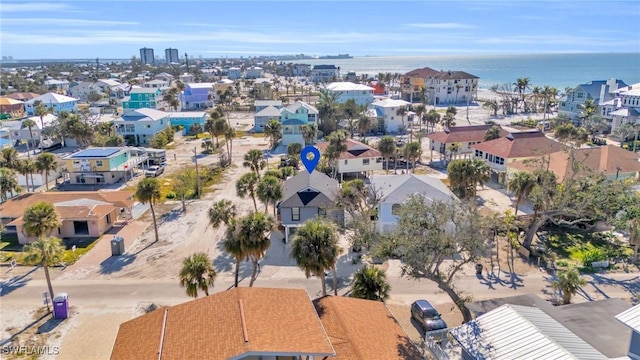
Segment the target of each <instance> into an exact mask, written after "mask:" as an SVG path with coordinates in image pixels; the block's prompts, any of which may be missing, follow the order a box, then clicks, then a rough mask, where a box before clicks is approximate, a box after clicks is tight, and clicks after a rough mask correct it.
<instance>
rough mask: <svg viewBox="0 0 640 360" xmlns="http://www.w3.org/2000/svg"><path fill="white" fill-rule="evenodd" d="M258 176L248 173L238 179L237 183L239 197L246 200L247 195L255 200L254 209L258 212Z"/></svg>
mask: <svg viewBox="0 0 640 360" xmlns="http://www.w3.org/2000/svg"><path fill="white" fill-rule="evenodd" d="M258 180H259V178H258V175H256V174H255V173H253V172H250V173H246V174H244V175H242V176H241V177H240V179H238V182H237V183H236V192H237V194H238V196H239V197H241V198H243V199H244V198H245V197H246V196H247V195H249V196H251V200H253V208H254V210H255V211H258V204H257V203H256V192H257V190H258V189H257V187H258Z"/></svg>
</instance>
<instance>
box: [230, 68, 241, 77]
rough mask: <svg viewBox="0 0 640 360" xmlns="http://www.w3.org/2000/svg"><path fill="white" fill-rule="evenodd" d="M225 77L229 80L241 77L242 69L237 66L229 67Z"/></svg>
mask: <svg viewBox="0 0 640 360" xmlns="http://www.w3.org/2000/svg"><path fill="white" fill-rule="evenodd" d="M227 77H228V78H229V79H231V80H237V79H240V78H241V77H242V69H240V68H239V67H231V68H229V70H227Z"/></svg>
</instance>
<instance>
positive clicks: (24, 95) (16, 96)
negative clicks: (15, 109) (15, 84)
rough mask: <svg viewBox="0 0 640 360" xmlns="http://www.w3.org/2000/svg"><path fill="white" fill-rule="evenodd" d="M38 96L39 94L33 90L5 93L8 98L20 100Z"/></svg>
mask: <svg viewBox="0 0 640 360" xmlns="http://www.w3.org/2000/svg"><path fill="white" fill-rule="evenodd" d="M38 96H40V94H38V93H33V92H14V93H11V94H7V95H6V97H8V98H9V99H14V100H20V101H22V102H27V101H29V100H33V99H36V98H38Z"/></svg>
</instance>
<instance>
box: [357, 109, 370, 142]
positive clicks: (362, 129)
mask: <svg viewBox="0 0 640 360" xmlns="http://www.w3.org/2000/svg"><path fill="white" fill-rule="evenodd" d="M372 126H373V122H372V121H371V118H370V117H368V116H367V114H366V113H362V115H360V117H359V118H358V132H359V133H360V135H361V136H362V141H367V132H368V131H369V130H371V127H372Z"/></svg>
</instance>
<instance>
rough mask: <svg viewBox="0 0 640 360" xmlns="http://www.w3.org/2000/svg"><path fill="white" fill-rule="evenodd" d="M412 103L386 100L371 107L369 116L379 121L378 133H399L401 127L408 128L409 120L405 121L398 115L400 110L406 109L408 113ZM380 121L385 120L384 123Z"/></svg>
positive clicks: (372, 104)
mask: <svg viewBox="0 0 640 360" xmlns="http://www.w3.org/2000/svg"><path fill="white" fill-rule="evenodd" d="M409 105H411V103H410V102H408V101H404V100H394V99H384V100H380V101H376V102H374V103H371V104H370V105H369V110H371V111H369V112H367V114H368V115H369V116H373V117H375V118H376V119H377V120H378V123H377V124H378V131H381V132H385V133H386V132H391V133H394V132H397V131H398V130H399V129H400V128H401V127H404V128H407V121H408V120H407V118H408V116H407V115H405V116H404V119H403V118H402V116H399V115H398V109H399V108H401V107H405V108H406V109H407V111H408V108H409ZM380 120H383V121H384V122H383V123H382V122H381V121H380Z"/></svg>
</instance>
